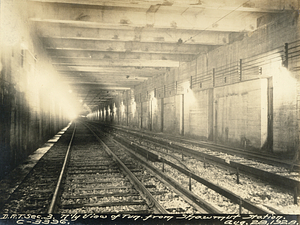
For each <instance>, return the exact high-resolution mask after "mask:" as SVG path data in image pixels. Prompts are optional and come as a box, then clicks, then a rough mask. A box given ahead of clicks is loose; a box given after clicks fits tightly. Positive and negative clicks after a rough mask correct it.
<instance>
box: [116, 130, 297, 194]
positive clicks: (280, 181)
mask: <svg viewBox="0 0 300 225" xmlns="http://www.w3.org/2000/svg"><path fill="white" fill-rule="evenodd" d="M118 129H120V130H123V129H121V128H118ZM129 132H131V131H129ZM131 133H134V134H135V135H138V136H141V137H142V138H143V139H146V140H149V141H152V142H153V141H154V139H155V138H151V137H148V136H144V135H141V134H138V133H135V132H131ZM155 141H156V142H157V143H159V144H161V145H163V146H166V147H167V148H172V149H174V150H175V151H177V152H179V153H183V152H184V154H185V155H188V156H191V157H195V158H197V159H199V160H203V159H205V160H206V161H210V162H211V163H213V164H215V163H217V164H219V165H222V166H223V167H226V168H228V169H233V170H236V169H237V168H238V169H239V171H240V172H243V173H244V174H248V175H251V176H254V177H257V178H259V179H261V180H264V181H267V180H269V181H270V182H272V183H273V184H275V185H278V186H280V187H283V188H286V189H288V190H291V191H293V192H294V189H295V188H297V189H298V190H299V189H300V182H299V181H297V180H294V179H291V178H288V177H284V176H281V175H277V174H275V173H272V172H268V171H264V170H261V169H257V168H255V167H252V166H248V165H245V164H242V163H238V162H235V161H234V160H233V161H226V160H225V159H222V158H219V157H217V156H214V155H210V154H207V153H203V152H198V151H195V150H192V149H190V148H187V147H183V146H180V145H177V144H174V143H172V144H170V143H167V142H166V141H163V140H157V139H155ZM190 144H191V143H190ZM193 144H197V143H193ZM200 145H202V144H200V143H199V147H200ZM202 147H206V148H218V150H220V151H221V150H222V151H225V149H229V148H228V147H227V148H225V147H223V146H218V145H216V144H215V145H213V146H210V145H209V144H205V145H203V146H202ZM225 152H226V151H225ZM253 154H254V153H253ZM246 158H247V157H246ZM271 160H272V159H271ZM276 162H277V161H276ZM279 162H280V161H279ZM281 163H282V164H284V162H281ZM289 165H290V164H289ZM299 194H300V192H298V195H299Z"/></svg>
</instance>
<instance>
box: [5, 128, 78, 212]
mask: <svg viewBox="0 0 300 225" xmlns="http://www.w3.org/2000/svg"><path fill="white" fill-rule="evenodd" d="M71 136H72V130H71V128H70V129H68V130H67V131H66V132H65V133H64V134H63V135H62V136H61V138H60V139H59V140H58V142H57V143H55V144H54V145H53V146H52V147H51V149H50V150H48V151H47V152H46V153H45V154H44V156H43V157H42V158H41V159H40V160H39V162H38V163H37V164H36V165H35V166H34V167H33V169H32V170H31V171H30V173H29V174H27V175H26V177H25V178H24V179H23V180H19V181H17V182H18V183H19V185H18V186H17V187H16V188H15V189H14V190H13V191H10V192H8V193H5V195H6V198H5V199H4V200H2V201H1V202H0V213H1V214H4V213H32V214H40V213H47V210H48V207H49V205H50V202H51V196H52V194H53V193H54V190H55V184H56V182H57V180H58V177H59V174H60V171H61V168H62V165H63V162H64V158H65V154H66V151H67V148H66V146H67V145H68V143H69V141H70V138H71ZM24 167H26V165H24ZM19 172H20V173H22V172H23V171H19Z"/></svg>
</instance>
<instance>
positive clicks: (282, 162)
mask: <svg viewBox="0 0 300 225" xmlns="http://www.w3.org/2000/svg"><path fill="white" fill-rule="evenodd" d="M113 128H115V129H117V130H121V131H123V132H127V133H132V134H135V135H138V136H141V137H142V138H144V139H148V140H150V141H151V140H152V141H153V139H155V141H156V142H159V143H161V144H162V145H166V141H164V140H158V139H156V138H155V137H154V138H153V137H149V136H150V135H153V134H149V133H147V132H143V133H144V134H145V135H147V136H148V137H147V136H144V134H141V132H137V131H132V130H130V131H129V130H126V128H123V127H117V126H113ZM163 136H165V137H167V138H176V139H177V141H178V140H180V141H181V142H183V143H186V144H194V145H196V146H198V147H201V148H207V149H211V150H217V151H221V152H225V153H233V154H236V155H240V156H242V157H245V158H249V159H253V158H255V159H257V160H263V161H265V162H267V163H270V164H272V165H274V164H279V165H282V166H284V167H286V168H290V167H291V166H294V167H295V169H296V170H300V168H299V165H298V164H295V163H290V162H287V161H286V160H281V159H278V157H276V156H272V155H267V154H258V153H257V152H250V151H246V150H244V149H240V148H233V147H228V146H224V145H220V144H216V143H212V142H204V141H194V140H190V139H185V138H181V137H174V136H171V135H167V134H163ZM172 145H173V146H178V147H180V148H185V147H183V146H180V145H176V144H172Z"/></svg>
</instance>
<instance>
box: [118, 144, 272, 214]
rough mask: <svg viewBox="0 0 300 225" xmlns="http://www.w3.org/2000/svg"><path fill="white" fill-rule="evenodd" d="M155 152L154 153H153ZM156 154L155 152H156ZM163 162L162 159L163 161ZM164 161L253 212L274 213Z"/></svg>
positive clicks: (139, 149)
mask: <svg viewBox="0 0 300 225" xmlns="http://www.w3.org/2000/svg"><path fill="white" fill-rule="evenodd" d="M117 141H118V142H121V143H122V145H123V144H125V146H126V141H125V140H124V139H123V140H120V138H117ZM130 145H131V146H133V145H135V144H130ZM130 145H129V143H127V146H126V147H130ZM132 151H134V152H135V154H136V153H137V154H140V153H141V152H145V151H148V150H147V149H145V148H143V147H140V146H138V145H135V146H134V148H132ZM152 154H154V153H152ZM154 155H155V154H154ZM156 157H157V160H158V161H161V159H160V158H159V156H156ZM152 158H155V157H154V156H152ZM161 162H162V161H161ZM163 162H164V163H166V164H168V165H170V166H171V167H173V168H175V169H177V170H178V171H179V172H181V173H183V174H185V175H186V176H188V177H190V178H193V179H194V180H196V181H197V182H200V183H202V184H204V185H205V186H207V187H209V188H210V189H212V190H214V191H216V192H218V193H219V194H221V195H223V196H224V197H226V198H228V199H230V200H232V201H233V202H235V203H237V204H240V205H242V206H243V207H244V208H246V209H248V210H249V211H251V212H253V213H263V214H265V213H272V212H271V211H268V210H264V209H262V208H260V207H258V206H256V205H254V204H252V203H251V202H249V201H247V200H244V199H242V198H241V197H239V196H238V195H236V194H235V193H233V192H231V191H229V190H227V189H225V188H222V187H220V186H219V185H216V184H214V183H212V182H210V181H208V180H206V179H204V178H202V177H199V176H198V175H196V174H194V173H191V172H190V171H189V170H187V169H185V168H182V167H180V166H178V165H176V164H174V163H172V162H170V161H168V160H166V159H164V161H163Z"/></svg>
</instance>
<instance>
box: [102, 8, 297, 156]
mask: <svg viewBox="0 0 300 225" xmlns="http://www.w3.org/2000/svg"><path fill="white" fill-rule="evenodd" d="M259 26H260V27H259V28H258V29H257V30H256V31H254V32H251V33H245V34H242V35H240V34H239V35H236V34H232V35H231V37H230V41H231V44H228V45H224V46H222V47H218V48H215V49H213V50H211V51H209V52H207V53H206V54H201V55H199V56H198V57H197V58H196V59H195V60H193V61H191V62H180V66H179V68H174V69H170V70H168V71H167V72H166V73H165V74H162V75H159V76H156V77H153V78H151V79H148V80H147V81H145V82H144V83H142V84H141V85H138V86H135V88H134V89H133V92H134V93H133V94H132V95H133V96H134V97H133V99H134V100H133V101H135V102H136V110H137V113H136V114H135V116H136V117H137V119H136V120H134V122H132V124H129V126H134V127H137V128H140V129H147V130H153V131H155V132H159V131H163V132H166V133H172V134H181V135H185V136H190V137H194V138H197V139H201V140H210V141H214V142H217V143H222V144H227V145H231V146H237V147H242V148H247V149H253V150H267V151H270V152H275V153H285V154H291V155H293V154H295V153H297V152H298V147H299V144H298V143H299V129H298V127H299V121H300V120H299V113H298V110H299V107H298V105H299V104H298V102H299V97H298V94H297V93H300V91H299V85H298V80H299V78H298V75H297V72H298V71H299V69H298V68H299V65H300V56H299V54H298V53H293V54H291V53H287V51H286V49H289V48H291V50H290V51H289V52H291V51H293V50H292V49H296V50H297V49H298V50H299V48H300V47H299V46H300V44H299V43H300V41H299V35H298V34H299V17H298V13H297V12H296V11H295V12H293V13H290V12H289V13H283V14H282V15H280V16H278V17H277V18H276V19H275V20H273V21H272V22H270V23H268V24H259ZM297 54H298V55H297ZM131 92H132V90H131ZM125 100H126V95H125V94H124V95H120V96H119V97H118V98H116V99H114V100H113V101H114V102H121V101H125ZM151 104H152V108H151V107H150V106H151ZM153 104H156V106H155V107H153ZM123 116H126V114H124V115H123ZM100 120H101V118H100ZM137 121H138V122H137ZM141 121H142V122H141ZM120 125H126V124H125V123H120Z"/></svg>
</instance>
